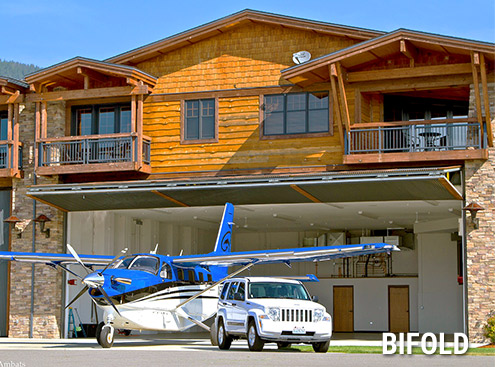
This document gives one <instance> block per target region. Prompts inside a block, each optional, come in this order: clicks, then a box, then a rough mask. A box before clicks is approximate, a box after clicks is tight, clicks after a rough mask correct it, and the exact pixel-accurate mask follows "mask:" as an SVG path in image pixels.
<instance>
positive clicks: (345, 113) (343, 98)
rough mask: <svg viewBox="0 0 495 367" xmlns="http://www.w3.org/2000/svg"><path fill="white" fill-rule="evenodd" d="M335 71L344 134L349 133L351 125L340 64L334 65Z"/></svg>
mask: <svg viewBox="0 0 495 367" xmlns="http://www.w3.org/2000/svg"><path fill="white" fill-rule="evenodd" d="M335 66H336V69H337V70H336V71H337V81H338V84H339V90H340V100H341V105H340V108H341V109H342V117H343V119H344V124H345V130H346V132H349V131H350V125H351V119H350V116H349V106H348V105H347V96H346V93H345V85H344V78H343V76H342V67H341V66H340V62H337V63H336V65H335Z"/></svg>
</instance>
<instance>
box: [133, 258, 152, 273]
mask: <svg viewBox="0 0 495 367" xmlns="http://www.w3.org/2000/svg"><path fill="white" fill-rule="evenodd" d="M158 263H159V262H158V259H157V258H156V257H154V256H137V257H136V259H135V260H134V261H133V262H132V264H131V265H130V266H129V270H141V271H147V272H148V273H152V274H156V273H157V271H158Z"/></svg>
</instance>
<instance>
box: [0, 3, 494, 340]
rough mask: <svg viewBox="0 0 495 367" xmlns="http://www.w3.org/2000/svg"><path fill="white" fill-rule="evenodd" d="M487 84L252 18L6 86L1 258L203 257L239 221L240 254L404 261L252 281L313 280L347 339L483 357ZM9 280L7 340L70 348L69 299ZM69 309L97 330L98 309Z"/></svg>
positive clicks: (487, 60)
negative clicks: (436, 337)
mask: <svg viewBox="0 0 495 367" xmlns="http://www.w3.org/2000/svg"><path fill="white" fill-rule="evenodd" d="M302 51H306V52H302ZM493 70H494V44H492V43H486V42H479V41H472V40H465V39H459V38H453V37H448V36H441V35H435V34H428V33H424V32H418V31H411V30H405V29H399V30H397V31H394V32H389V33H385V32H380V31H374V30H367V29H361V28H356V27H349V26H342V25H336V24H329V23H322V22H316V21H311V20H305V19H299V18H292V17H286V16H282V15H276V14H269V13H263V12H259V11H253V10H244V11H241V12H238V13H235V14H233V15H230V16H227V17H225V18H221V19H219V20H216V21H213V22H211V23H208V24H205V25H202V26H199V27H197V28H194V29H191V30H188V31H185V32H183V33H179V34H177V35H174V36H170V37H168V38H165V39H163V40H160V41H157V42H155V43H152V44H149V45H145V46H143V47H140V48H137V49H135V50H131V51H128V52H125V53H123V54H120V55H117V56H115V57H112V58H110V59H107V60H103V61H99V60H92V59H87V58H83V57H76V58H73V59H70V60H67V61H63V62H61V63H59V64H56V65H53V66H50V67H48V68H46V69H43V70H39V71H37V72H35V73H33V74H30V75H28V76H27V77H26V78H25V81H22V82H21V81H13V80H9V79H5V78H3V79H0V86H1V87H2V89H1V96H0V117H1V118H2V120H1V126H0V132H1V133H2V135H1V136H2V137H1V141H0V165H2V164H3V166H2V167H0V175H1V181H0V182H2V187H3V190H2V191H0V204H1V206H2V208H1V210H3V218H4V219H9V222H10V223H12V225H11V227H10V231H7V230H5V231H4V237H3V238H4V240H3V242H2V243H3V245H2V246H7V245H8V246H9V247H10V249H11V250H13V251H32V250H33V249H34V250H37V251H46V252H65V244H66V243H70V244H72V245H73V246H74V247H75V248H76V249H77V250H78V251H79V252H81V253H98V254H115V253H117V252H118V251H119V250H120V249H121V248H123V247H129V248H130V250H131V251H132V252H137V251H149V250H151V249H153V248H154V247H155V244H156V243H158V244H159V252H160V253H164V254H167V253H170V254H178V253H179V252H180V251H181V250H182V251H184V253H186V254H192V253H205V252H209V251H211V246H212V243H213V241H214V236H215V233H216V229H217V228H216V226H217V223H218V219H219V216H220V215H221V207H222V206H223V204H224V203H225V201H230V202H232V203H234V204H235V205H236V217H235V221H236V231H235V233H234V237H233V246H234V249H235V250H238V251H242V250H248V249H264V248H280V247H286V246H289V247H291V246H305V245H314V244H317V245H323V244H334V243H336V244H337V243H338V244H347V243H366V242H367V241H371V242H373V241H386V242H387V241H388V242H392V243H395V244H398V245H400V248H401V249H402V251H401V252H400V253H394V254H393V255H392V256H391V257H388V256H375V257H367V258H355V259H352V260H340V261H335V262H322V263H316V264H313V263H310V264H298V265H294V266H293V268H292V269H288V268H287V267H285V266H280V267H276V266H271V267H270V268H266V267H263V266H260V267H259V268H257V269H255V270H253V273H255V274H260V275H265V274H269V275H282V274H293V275H294V274H296V275H299V274H303V275H304V274H307V273H316V274H317V275H318V277H319V278H320V279H321V281H320V283H319V284H317V285H312V286H310V288H311V291H312V292H313V293H316V294H318V296H319V297H320V300H321V302H322V303H324V304H325V305H326V306H327V308H328V309H329V310H331V311H332V314H333V315H334V319H335V330H336V331H341V332H346V331H375V332H382V331H389V330H390V331H396V332H397V331H418V332H429V331H431V332H446V333H453V332H465V333H467V334H469V337H470V340H471V341H478V340H481V339H482V338H483V336H482V332H481V325H482V324H483V323H484V322H485V321H486V318H487V315H488V313H489V312H490V311H492V310H493V304H494V303H495V293H494V292H493V289H495V284H494V282H495V274H494V272H495V270H494V267H493V261H494V257H493V253H494V239H495V233H494V228H495V222H494V221H495V219H494V217H493V215H492V213H493V209H494V193H493V186H494V184H495V176H494V173H493V172H494V170H493V169H494V159H495V158H494V152H495V151H494V149H493V130H494V129H493V126H492V116H493V115H494V114H495V108H494V102H493V101H494V100H495V91H494V86H495V84H494V72H493ZM2 147H4V148H2ZM2 149H4V150H2ZM21 149H22V150H21ZM3 152H5V153H3ZM19 152H22V165H20V164H19V163H20V160H19V159H18V158H19V157H21V155H19ZM2 159H3V163H2ZM4 166H5V167H4ZM3 194H5V195H3ZM2 195H3V196H2ZM33 199H34V200H33ZM469 204H472V206H469ZM476 205H478V206H476ZM477 209H479V210H477ZM476 213H477V215H476ZM10 215H12V216H10ZM40 215H44V216H45V217H40ZM7 217H9V218H7ZM47 219H49V221H47ZM14 222H17V223H15V225H14ZM38 223H40V224H38ZM41 223H43V228H42V225H41ZM47 229H49V231H47ZM1 266H3V268H0V271H1V272H2V274H3V275H5V276H2V277H1V279H4V282H7V284H5V285H4V286H2V287H1V288H0V289H1V290H2V291H0V301H1V302H0V303H1V305H0V327H1V328H2V329H1V330H0V332H1V333H2V335H9V336H13V337H26V336H34V337H59V336H60V335H67V314H66V312H64V306H65V304H67V302H68V300H69V299H71V298H72V296H73V295H75V294H77V293H78V291H79V288H78V286H74V285H69V284H68V283H67V280H68V279H66V277H65V276H64V275H63V274H60V273H57V272H56V271H55V270H54V269H51V268H49V267H43V266H38V265H36V266H33V267H32V266H29V265H25V264H11V265H10V268H8V267H7V266H6V265H3V264H2V265H1ZM73 270H74V271H77V269H76V267H74V269H73ZM7 275H8V276H7ZM74 307H76V308H78V310H79V313H80V314H81V317H82V319H83V322H85V323H94V322H95V319H96V314H95V312H94V310H93V308H92V306H91V302H90V301H89V299H86V298H85V297H82V298H81V299H79V300H78V301H77V302H76V304H75V306H74ZM100 316H101V315H100Z"/></svg>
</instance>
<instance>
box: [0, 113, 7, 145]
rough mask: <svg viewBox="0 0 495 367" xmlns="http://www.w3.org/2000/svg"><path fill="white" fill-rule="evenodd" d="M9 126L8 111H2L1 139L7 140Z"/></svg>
mask: <svg viewBox="0 0 495 367" xmlns="http://www.w3.org/2000/svg"><path fill="white" fill-rule="evenodd" d="M8 127H9V120H8V112H7V111H0V140H7V138H8V136H9V134H8Z"/></svg>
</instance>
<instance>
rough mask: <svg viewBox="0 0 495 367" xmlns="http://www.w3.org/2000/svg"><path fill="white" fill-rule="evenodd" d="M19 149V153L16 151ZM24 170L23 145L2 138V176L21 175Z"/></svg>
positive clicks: (0, 145)
mask: <svg viewBox="0 0 495 367" xmlns="http://www.w3.org/2000/svg"><path fill="white" fill-rule="evenodd" d="M15 150H17V154H14V153H15ZM21 170H22V145H21V144H20V143H18V144H16V143H15V142H14V141H10V140H0V177H20V171H21Z"/></svg>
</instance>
